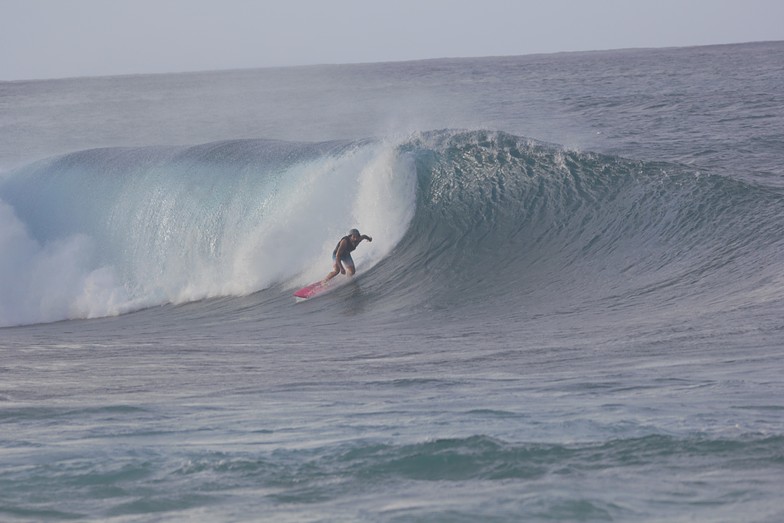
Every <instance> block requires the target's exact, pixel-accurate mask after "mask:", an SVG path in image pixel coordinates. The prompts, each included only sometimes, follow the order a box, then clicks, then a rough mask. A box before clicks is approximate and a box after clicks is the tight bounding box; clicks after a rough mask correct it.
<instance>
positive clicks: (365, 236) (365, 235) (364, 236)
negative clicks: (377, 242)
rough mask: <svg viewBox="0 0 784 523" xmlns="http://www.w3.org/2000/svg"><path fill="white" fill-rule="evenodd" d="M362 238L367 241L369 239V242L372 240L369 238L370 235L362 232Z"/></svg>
mask: <svg viewBox="0 0 784 523" xmlns="http://www.w3.org/2000/svg"><path fill="white" fill-rule="evenodd" d="M362 239H363V240H367V241H369V242H372V241H373V238H371V237H370V236H368V235H367V234H363V235H362Z"/></svg>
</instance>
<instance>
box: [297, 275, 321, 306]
mask: <svg viewBox="0 0 784 523" xmlns="http://www.w3.org/2000/svg"><path fill="white" fill-rule="evenodd" d="M329 288H330V285H329V282H327V283H325V282H323V281H321V280H319V281H317V282H316V283H311V284H310V285H308V286H307V287H302V288H301V289H300V290H298V291H297V292H295V293H294V299H295V300H297V302H300V301H305V300H309V299H310V298H313V297H314V296H318V295H319V294H321V293H323V292H325V291H327V290H328V289H329Z"/></svg>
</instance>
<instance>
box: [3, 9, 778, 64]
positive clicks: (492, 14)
mask: <svg viewBox="0 0 784 523" xmlns="http://www.w3.org/2000/svg"><path fill="white" fill-rule="evenodd" d="M783 21H784V1H783V0H516V1H515V0H383V1H382V0H256V1H252V0H213V1H210V0H0V80H15V79H25V78H56V77H67V76H93V75H109V74H127V73H154V72H175V71H193V70H211V69H231V68H248V67H266V66H282V65H305V64H320V63H351V62H380V61H391V60H411V59H419V58H439V57H456V56H494V55H519V54H531V53H549V52H557V51H581V50H597V49H617V48H626V47H670V46H691V45H703V44H720V43H734V42H750V41H763V40H784V22H783Z"/></svg>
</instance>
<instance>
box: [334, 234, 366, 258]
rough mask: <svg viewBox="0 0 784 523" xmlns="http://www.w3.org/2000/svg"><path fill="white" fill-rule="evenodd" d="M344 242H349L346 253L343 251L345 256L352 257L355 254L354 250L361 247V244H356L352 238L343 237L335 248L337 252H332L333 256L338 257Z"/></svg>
mask: <svg viewBox="0 0 784 523" xmlns="http://www.w3.org/2000/svg"><path fill="white" fill-rule="evenodd" d="M343 240H348V247H347V249H346V250H345V251H343V254H344V255H345V256H350V255H351V253H352V252H354V249H356V248H357V245H359V242H357V243H356V244H355V243H354V242H352V241H351V236H343V237H342V238H341V239H340V241H338V244H337V245H336V246H335V250H334V251H332V256H337V255H338V249H340V242H342V241H343Z"/></svg>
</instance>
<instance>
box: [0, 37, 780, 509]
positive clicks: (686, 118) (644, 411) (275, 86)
mask: <svg viewBox="0 0 784 523" xmlns="http://www.w3.org/2000/svg"><path fill="white" fill-rule="evenodd" d="M781 85H784V44H782V43H781V42H769V43H755V44H742V45H731V46H712V47H693V48H674V49H661V50H653V49H651V50H623V51H605V52H593V53H565V54H557V55H536V56H519V57H497V58H477V59H444V60H428V61H419V62H400V63H385V64H362V65H335V66H313V67H297V68H280V69H259V70H242V71H218V72H203V73H186V74H172V75H138V76H123V77H106V78H75V79H62V80H47V81H20V82H4V83H0V137H2V140H0V253H2V254H1V255H0V354H1V355H2V363H0V375H1V376H2V380H0V428H1V429H2V430H0V519H2V520H4V521H42V520H44V521H59V520H73V519H76V520H80V521H82V520H84V521H276V522H277V521H313V522H317V521H389V522H393V521H450V522H451V521H645V522H647V521H695V520H696V521H716V522H723V521H727V522H729V521H756V522H775V521H780V520H781V519H782V518H784V503H782V500H781V482H782V480H783V479H784V378H782V375H783V373H782V370H783V369H782V365H781V354H782V353H781V351H782V347H784V319H783V318H784V315H783V314H782V313H783V312H784V276H783V275H782V274H784V271H783V269H784V228H783V227H782V223H783V221H784V169H783V168H782V166H783V165H784V111H782V108H783V107H784V94H782V92H781V88H780V86H781ZM354 227H356V228H359V229H360V231H361V232H362V233H365V234H368V235H370V236H372V237H373V242H372V243H368V242H363V243H362V244H361V245H360V246H359V247H358V248H357V250H356V251H355V253H354V254H353V255H354V259H355V261H356V265H357V269H358V272H357V276H356V277H355V278H353V279H351V280H348V279H347V278H345V277H340V280H339V281H340V283H341V285H340V286H339V287H338V288H337V289H336V290H334V291H333V292H330V293H328V294H326V295H323V296H320V297H317V298H315V299H312V300H309V301H307V302H304V303H299V304H297V303H295V301H294V299H293V297H292V293H293V292H294V291H295V290H296V289H297V288H299V287H301V286H303V285H305V284H307V283H310V282H312V281H315V280H317V279H319V278H322V277H323V276H325V275H326V274H327V273H328V272H329V271H330V269H331V259H330V257H331V253H332V249H333V248H334V246H335V243H336V242H337V240H338V239H339V238H340V237H341V236H343V235H345V234H346V232H347V231H348V230H349V229H351V228H354Z"/></svg>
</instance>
